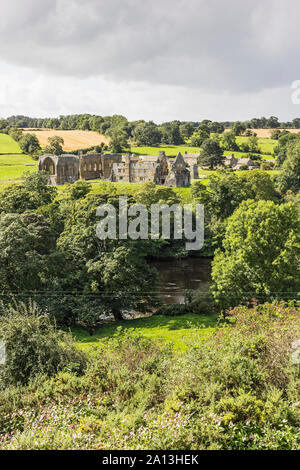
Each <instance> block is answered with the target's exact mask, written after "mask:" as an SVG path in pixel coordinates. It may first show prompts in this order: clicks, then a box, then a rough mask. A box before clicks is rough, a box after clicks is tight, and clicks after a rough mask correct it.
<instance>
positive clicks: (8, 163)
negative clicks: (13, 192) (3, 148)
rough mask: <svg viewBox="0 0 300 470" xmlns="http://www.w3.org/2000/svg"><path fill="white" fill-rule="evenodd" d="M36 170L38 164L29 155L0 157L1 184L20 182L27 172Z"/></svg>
mask: <svg viewBox="0 0 300 470" xmlns="http://www.w3.org/2000/svg"><path fill="white" fill-rule="evenodd" d="M26 165H34V166H26ZM36 170H37V162H36V161H35V160H33V159H32V158H31V157H30V156H28V155H22V154H20V155H0V183H1V182H6V181H11V180H12V181H13V180H20V179H22V175H23V174H24V173H25V172H26V171H29V172H33V171H36Z"/></svg>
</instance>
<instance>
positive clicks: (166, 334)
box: [72, 314, 217, 350]
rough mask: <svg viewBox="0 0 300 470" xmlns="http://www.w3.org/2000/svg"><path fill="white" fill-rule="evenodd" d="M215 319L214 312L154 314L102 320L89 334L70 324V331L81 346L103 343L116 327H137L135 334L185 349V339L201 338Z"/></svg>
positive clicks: (211, 328)
mask: <svg viewBox="0 0 300 470" xmlns="http://www.w3.org/2000/svg"><path fill="white" fill-rule="evenodd" d="M216 323H217V318H216V316H215V315H209V316H208V315H195V314H187V315H182V316H178V317H166V316H163V315H154V316H152V317H146V318H137V319H134V320H124V321H119V322H113V323H108V324H105V325H103V326H102V327H101V328H99V329H98V330H97V331H96V332H95V334H94V335H93V336H90V335H89V333H88V332H87V331H86V330H84V329H83V328H73V329H72V333H73V334H74V336H75V338H76V339H77V340H78V342H79V344H80V347H82V348H83V349H84V348H90V347H91V346H99V345H101V344H103V342H104V341H105V340H106V339H108V338H111V337H112V336H113V335H114V334H116V333H117V332H118V331H119V330H118V328H120V327H122V328H126V329H129V330H131V331H134V330H137V332H138V333H139V334H141V335H143V336H147V337H148V338H153V339H160V340H163V341H164V342H166V343H169V344H173V345H174V348H175V349H177V350H185V349H186V348H187V343H188V341H189V340H191V339H192V338H193V337H194V336H195V335H196V336H197V337H200V338H203V340H205V339H206V338H207V337H208V336H209V335H210V334H211V333H213V332H214V330H215V327H216Z"/></svg>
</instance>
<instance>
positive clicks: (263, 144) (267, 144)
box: [224, 136, 277, 159]
mask: <svg viewBox="0 0 300 470" xmlns="http://www.w3.org/2000/svg"><path fill="white" fill-rule="evenodd" d="M248 139H249V137H244V136H238V137H237V138H236V142H237V144H238V145H241V144H246V143H247V142H248ZM276 145H277V141H276V140H273V139H268V138H266V137H258V147H259V149H260V151H261V157H262V158H267V159H268V158H273V153H274V148H275V147H276ZM224 153H225V155H228V154H229V155H231V154H232V152H224ZM270 154H272V155H270ZM244 155H245V154H243V153H242V152H234V156H235V157H236V158H240V157H242V156H244Z"/></svg>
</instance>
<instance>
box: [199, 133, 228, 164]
mask: <svg viewBox="0 0 300 470" xmlns="http://www.w3.org/2000/svg"><path fill="white" fill-rule="evenodd" d="M201 148H202V150H201V152H200V156H199V158H198V163H199V164H200V165H201V166H208V167H209V169H210V170H213V169H214V168H216V167H217V166H222V165H223V163H224V158H225V157H224V156H223V152H222V149H221V147H220V145H219V143H218V142H216V141H215V140H212V139H206V140H205V141H204V142H203V144H202V147H201Z"/></svg>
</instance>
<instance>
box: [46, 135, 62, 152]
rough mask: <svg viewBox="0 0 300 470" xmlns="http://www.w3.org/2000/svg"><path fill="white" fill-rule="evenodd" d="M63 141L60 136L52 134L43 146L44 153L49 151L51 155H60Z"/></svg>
mask: <svg viewBox="0 0 300 470" xmlns="http://www.w3.org/2000/svg"><path fill="white" fill-rule="evenodd" d="M64 143H65V141H64V139H63V138H62V137H60V136H58V135H54V136H53V137H49V139H48V145H47V147H45V153H51V154H52V155H61V154H62V153H63V147H62V146H63V145H64Z"/></svg>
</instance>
